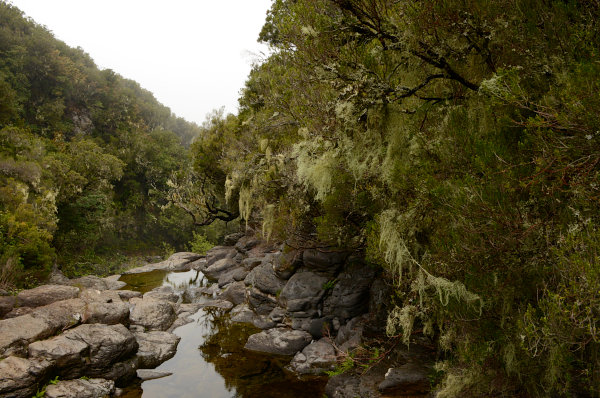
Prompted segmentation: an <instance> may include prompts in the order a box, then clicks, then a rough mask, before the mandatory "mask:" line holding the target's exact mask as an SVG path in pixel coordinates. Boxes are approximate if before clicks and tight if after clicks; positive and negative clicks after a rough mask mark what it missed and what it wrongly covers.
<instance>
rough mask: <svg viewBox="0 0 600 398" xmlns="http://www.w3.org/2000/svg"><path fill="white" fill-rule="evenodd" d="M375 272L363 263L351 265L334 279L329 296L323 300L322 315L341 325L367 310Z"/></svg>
mask: <svg viewBox="0 0 600 398" xmlns="http://www.w3.org/2000/svg"><path fill="white" fill-rule="evenodd" d="M374 278H375V270H374V269H373V268H371V267H369V266H368V265H366V264H363V263H358V262H357V263H353V264H352V265H350V266H348V267H347V269H346V270H344V271H343V272H342V273H340V274H339V275H338V276H337V278H336V283H335V285H334V286H333V289H332V290H331V294H330V295H329V296H328V297H327V298H326V299H325V302H324V304H323V313H324V314H326V315H330V316H333V317H336V318H338V319H339V320H340V321H341V322H342V323H344V322H345V321H346V320H348V319H351V318H354V317H355V316H358V315H361V314H364V313H365V312H367V311H368V309H369V294H370V289H371V284H372V283H373V280H374Z"/></svg>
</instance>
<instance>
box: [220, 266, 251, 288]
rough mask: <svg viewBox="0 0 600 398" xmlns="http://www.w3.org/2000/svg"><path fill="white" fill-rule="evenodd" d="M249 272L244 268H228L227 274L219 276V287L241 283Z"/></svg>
mask: <svg viewBox="0 0 600 398" xmlns="http://www.w3.org/2000/svg"><path fill="white" fill-rule="evenodd" d="M248 273H249V271H247V270H246V269H245V268H244V267H241V266H236V267H233V268H230V269H229V270H228V271H227V272H225V273H223V274H221V275H220V276H219V280H218V284H219V287H225V286H227V285H229V284H230V283H233V282H238V281H243V280H244V279H245V278H246V276H248Z"/></svg>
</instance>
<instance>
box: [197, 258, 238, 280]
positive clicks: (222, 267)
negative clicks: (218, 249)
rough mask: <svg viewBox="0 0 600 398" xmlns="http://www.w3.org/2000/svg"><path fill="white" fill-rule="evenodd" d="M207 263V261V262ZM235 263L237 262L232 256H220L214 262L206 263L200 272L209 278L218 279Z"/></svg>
mask: <svg viewBox="0 0 600 398" xmlns="http://www.w3.org/2000/svg"><path fill="white" fill-rule="evenodd" d="M207 265H208V262H207ZM236 265H237V262H236V260H235V259H233V258H229V257H226V258H222V259H220V260H217V261H215V262H214V263H212V264H210V265H208V266H207V267H206V268H205V269H204V270H203V271H202V273H203V274H204V276H206V277H207V278H208V279H209V280H213V281H218V280H219V277H220V276H221V275H222V274H224V273H226V272H228V271H229V270H231V269H232V268H234V267H235V266H236Z"/></svg>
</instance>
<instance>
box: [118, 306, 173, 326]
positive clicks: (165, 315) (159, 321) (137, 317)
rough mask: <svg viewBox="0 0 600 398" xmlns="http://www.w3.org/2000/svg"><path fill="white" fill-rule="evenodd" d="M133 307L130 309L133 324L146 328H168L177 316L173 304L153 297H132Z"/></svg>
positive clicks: (130, 318)
mask: <svg viewBox="0 0 600 398" xmlns="http://www.w3.org/2000/svg"><path fill="white" fill-rule="evenodd" d="M129 302H130V303H131V304H133V308H132V309H131V310H130V311H129V320H130V322H131V324H132V325H140V326H143V327H144V328H145V329H146V330H167V329H168V328H169V326H171V324H172V323H173V322H174V321H175V318H177V316H176V314H175V309H174V308H173V304H172V303H170V302H168V301H162V300H155V299H153V298H142V299H139V298H132V299H131V300H129Z"/></svg>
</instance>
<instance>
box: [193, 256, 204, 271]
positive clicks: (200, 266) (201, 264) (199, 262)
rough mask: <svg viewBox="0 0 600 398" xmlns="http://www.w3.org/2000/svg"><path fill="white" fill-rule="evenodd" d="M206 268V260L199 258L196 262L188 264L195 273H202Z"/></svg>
mask: <svg viewBox="0 0 600 398" xmlns="http://www.w3.org/2000/svg"><path fill="white" fill-rule="evenodd" d="M205 268H206V258H199V259H198V260H196V261H192V262H191V263H190V269H193V270H195V271H203V270H204V269H205Z"/></svg>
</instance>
